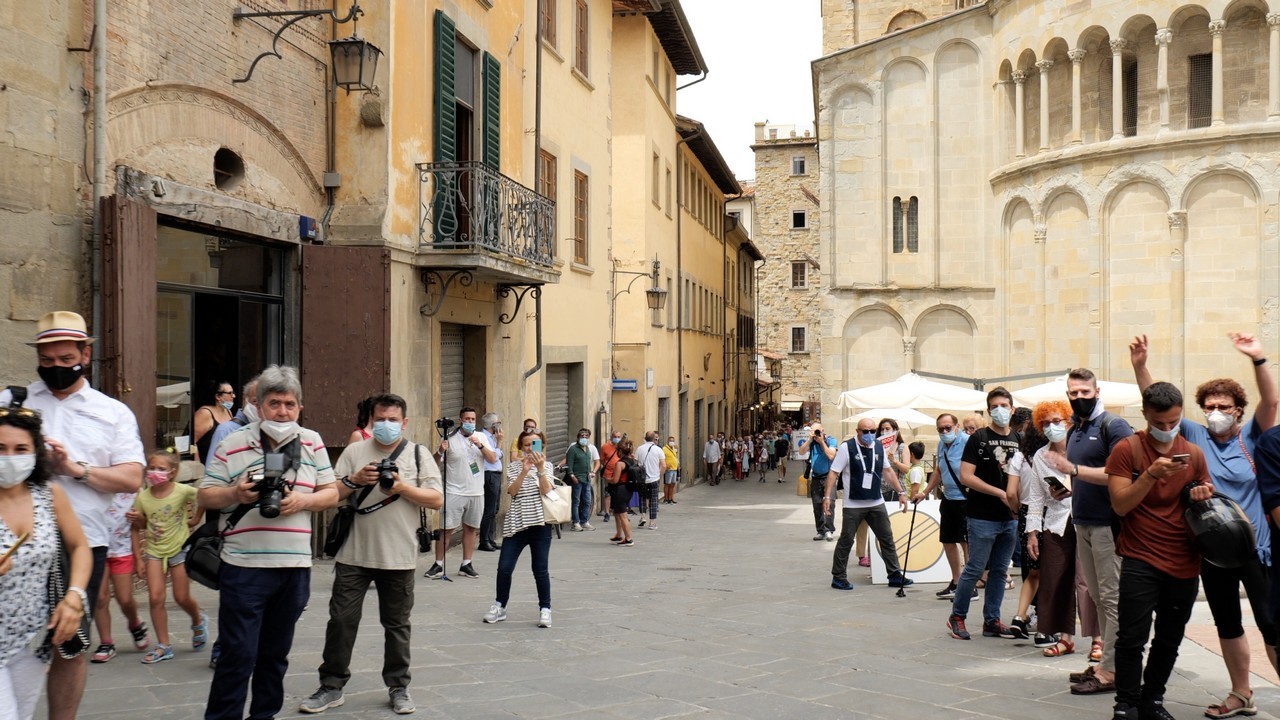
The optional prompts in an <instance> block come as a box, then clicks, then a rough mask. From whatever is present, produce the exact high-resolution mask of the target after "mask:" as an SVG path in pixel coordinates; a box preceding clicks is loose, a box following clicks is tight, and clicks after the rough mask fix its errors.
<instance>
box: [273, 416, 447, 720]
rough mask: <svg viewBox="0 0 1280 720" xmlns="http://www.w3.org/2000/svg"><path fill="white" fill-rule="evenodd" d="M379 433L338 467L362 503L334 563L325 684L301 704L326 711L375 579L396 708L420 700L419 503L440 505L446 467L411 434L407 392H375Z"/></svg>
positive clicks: (341, 490) (385, 671)
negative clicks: (413, 634) (414, 620)
mask: <svg viewBox="0 0 1280 720" xmlns="http://www.w3.org/2000/svg"><path fill="white" fill-rule="evenodd" d="M372 406H373V416H372V421H373V437H371V438H369V439H368V440H361V441H360V442H358V443H355V444H353V445H348V446H347V449H346V450H343V451H342V457H340V458H338V464H337V465H336V466H335V467H334V473H335V474H336V475H338V477H339V478H340V480H339V482H338V496H339V498H340V499H341V500H342V501H345V502H348V503H350V505H351V507H353V508H355V515H354V518H353V522H352V523H351V533H350V535H348V536H347V539H346V541H345V542H344V543H343V544H342V548H341V549H340V550H338V554H337V556H335V558H334V565H333V594H332V595H330V597H329V625H328V627H327V628H326V629H325V635H324V662H322V663H321V665H320V688H319V689H318V690H316V691H315V692H314V693H312V694H311V697H308V698H307V699H306V700H303V701H302V704H301V705H300V706H299V707H298V709H299V710H301V711H302V712H305V713H318V712H324V711H325V710H328V709H329V708H331V707H336V706H338V705H341V704H342V703H343V702H345V700H346V698H345V697H344V696H343V694H342V690H343V688H344V687H345V686H346V684H347V681H348V680H350V679H351V648H352V647H353V646H354V645H355V642H356V634H357V633H358V632H359V630H360V618H361V611H362V609H363V607H364V598H365V594H366V593H368V592H369V584H370V583H373V586H374V588H375V589H376V590H377V593H378V619H379V620H380V621H381V623H382V627H383V630H384V631H385V634H386V644H385V648H386V649H385V650H384V652H383V658H382V681H383V682H384V683H386V684H387V693H388V695H389V696H390V702H391V709H392V710H393V711H395V712H396V713H397V714H399V715H407V714H409V713H412V712H413V711H414V710H415V708H414V705H413V700H412V699H411V698H410V697H409V690H408V686H409V680H410V675H409V629H410V626H409V614H410V612H411V611H412V610H413V599H414V591H413V582H414V580H413V573H414V570H415V568H416V567H417V562H418V542H417V531H418V527H419V508H424V507H425V508H432V509H437V508H439V507H440V504H441V498H440V489H439V488H440V469H439V468H438V467H436V463H435V460H433V459H432V458H431V454H430V453H427V452H423V451H422V448H421V446H419V445H417V444H415V443H412V442H409V441H408V440H407V439H405V438H404V437H403V435H404V430H405V428H406V427H408V425H409V420H408V419H407V418H406V417H405V412H406V409H407V405H406V404H405V401H404V399H403V398H401V397H400V396H399V395H377V396H374V397H373V398H372Z"/></svg>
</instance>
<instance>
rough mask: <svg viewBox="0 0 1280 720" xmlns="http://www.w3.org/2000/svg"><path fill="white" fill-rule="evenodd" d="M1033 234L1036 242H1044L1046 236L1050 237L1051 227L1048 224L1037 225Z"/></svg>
mask: <svg viewBox="0 0 1280 720" xmlns="http://www.w3.org/2000/svg"><path fill="white" fill-rule="evenodd" d="M1032 234H1033V236H1034V237H1035V241H1036V242H1038V243H1043V242H1044V241H1045V238H1047V237H1049V227H1048V226H1047V225H1036V226H1035V228H1034V229H1033V230H1032Z"/></svg>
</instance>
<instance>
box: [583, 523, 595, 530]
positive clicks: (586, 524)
mask: <svg viewBox="0 0 1280 720" xmlns="http://www.w3.org/2000/svg"><path fill="white" fill-rule="evenodd" d="M582 529H583V530H595V528H594V527H592V526H591V523H582Z"/></svg>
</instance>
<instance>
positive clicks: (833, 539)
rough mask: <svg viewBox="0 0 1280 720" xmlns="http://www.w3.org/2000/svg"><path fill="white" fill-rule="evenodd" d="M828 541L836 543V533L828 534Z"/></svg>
mask: <svg viewBox="0 0 1280 720" xmlns="http://www.w3.org/2000/svg"><path fill="white" fill-rule="evenodd" d="M826 540H827V542H835V541H836V535H835V533H833V532H828V533H827V538H826Z"/></svg>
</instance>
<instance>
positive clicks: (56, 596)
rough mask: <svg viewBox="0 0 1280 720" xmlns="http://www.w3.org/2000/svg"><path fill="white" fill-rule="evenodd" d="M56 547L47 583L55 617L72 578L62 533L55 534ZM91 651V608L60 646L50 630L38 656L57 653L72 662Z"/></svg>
mask: <svg viewBox="0 0 1280 720" xmlns="http://www.w3.org/2000/svg"><path fill="white" fill-rule="evenodd" d="M55 536H56V540H55V542H56V547H55V553H54V556H53V566H52V567H50V568H49V578H48V580H46V581H45V593H46V595H47V599H48V602H49V614H50V616H52V615H53V611H54V609H55V608H57V607H58V603H60V602H62V598H63V597H65V596H66V594H67V578H69V577H70V576H71V558H70V557H68V556H67V547H66V545H63V543H62V531H61V530H58V531H57V532H56V533H55ZM88 649H89V608H88V607H86V608H84V612H83V613H81V615H80V627H78V628H76V632H75V634H74V635H72V636H71V637H69V638H67V639H66V640H65V641H63V642H62V643H61V644H59V645H54V644H53V631H52V630H50V631H49V632H48V633H46V634H45V637H44V642H43V643H42V644H41V645H40V649H39V650H38V651H37V653H36V654H37V655H39V656H40V657H41V658H42V659H43V658H50V657H52V653H53V652H55V651H56V652H57V653H58V656H59V657H61V658H62V659H63V660H72V659H75V658H77V657H79V656H80V655H81V654H82V653H84V651H85V650H88Z"/></svg>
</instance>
